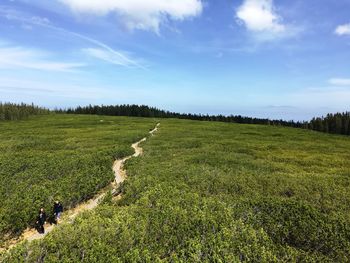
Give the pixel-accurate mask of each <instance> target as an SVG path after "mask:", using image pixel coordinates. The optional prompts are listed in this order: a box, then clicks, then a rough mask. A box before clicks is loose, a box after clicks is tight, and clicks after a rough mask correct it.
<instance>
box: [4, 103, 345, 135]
mask: <svg viewBox="0 0 350 263" xmlns="http://www.w3.org/2000/svg"><path fill="white" fill-rule="evenodd" d="M54 112H56V113H67V114H91V115H108V116H129V117H151V118H178V119H189V120H198V121H219V122H233V123H242V124H263V125H274V126H286V127H294V128H303V129H310V130H315V131H320V132H326V133H332V134H343V135H350V112H343V113H335V114H327V116H325V117H317V118H313V119H312V120H310V121H305V122H299V121H298V122H295V121H285V120H270V119H263V118H251V117H245V116H241V115H230V116H224V115H208V114H207V115H202V114H191V113H188V114H184V113H176V112H170V111H165V110H160V109H157V108H155V107H149V106H145V105H110V106H103V105H102V106H92V105H89V106H85V107H80V106H79V107H76V108H68V109H56V110H55V111H54ZM48 113H50V111H49V110H48V109H45V108H42V107H38V106H35V105H33V104H24V103H21V104H14V103H1V102H0V121H2V120H20V119H25V118H27V117H28V116H30V115H39V114H48Z"/></svg>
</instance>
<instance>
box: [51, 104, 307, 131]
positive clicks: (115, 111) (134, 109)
mask: <svg viewBox="0 0 350 263" xmlns="http://www.w3.org/2000/svg"><path fill="white" fill-rule="evenodd" d="M57 112H59V113H68V114H95V115H111V116H130V117H154V118H178V119H189V120H199V121H220V122H235V123H245V124H265V125H280V126H288V127H296V128H303V127H306V126H307V123H305V122H294V121H284V120H270V119H261V118H251V117H244V116H241V115H236V116H234V115H230V116H224V115H208V114H207V115H202V114H191V113H189V114H184V113H176V112H170V111H164V110H160V109H157V108H155V107H149V106H145V105H141V106H139V105H110V106H103V105H102V106H92V105H89V106H86V107H80V106H79V107H77V108H69V109H67V110H58V111H57Z"/></svg>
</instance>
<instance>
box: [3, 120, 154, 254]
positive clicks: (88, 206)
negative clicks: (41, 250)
mask: <svg viewBox="0 0 350 263" xmlns="http://www.w3.org/2000/svg"><path fill="white" fill-rule="evenodd" d="M159 126H160V123H157V125H156V126H155V127H154V129H153V130H151V131H150V132H149V134H150V136H153V135H154V133H155V132H157V131H158V129H159ZM146 140H147V137H144V138H143V139H141V140H139V141H137V142H135V143H133V144H132V145H131V147H132V148H133V149H134V154H132V155H129V156H126V157H124V158H122V159H117V160H115V161H114V163H113V167H112V169H113V172H114V176H115V177H114V181H113V182H112V183H111V184H110V186H112V195H113V196H115V198H118V199H120V198H121V193H120V192H118V186H119V185H120V184H121V183H122V182H124V181H125V180H126V178H127V176H126V171H125V170H124V164H125V162H126V161H127V160H129V159H131V158H134V157H138V156H140V155H142V153H143V149H142V147H141V146H140V144H141V143H143V142H145V141H146ZM110 186H109V187H107V188H109V189H110ZM109 191H110V190H106V189H104V190H103V191H102V192H101V193H100V194H98V195H96V196H95V197H94V198H92V199H90V200H88V201H86V202H84V203H81V204H79V205H77V206H76V207H74V208H72V209H70V210H67V211H65V212H64V216H63V218H62V220H61V222H60V223H59V224H58V225H54V224H51V225H50V224H46V225H45V226H44V227H45V233H44V234H40V233H38V232H37V230H36V229H33V228H28V229H26V230H25V231H24V232H23V234H22V235H21V236H20V237H19V238H17V239H13V240H10V241H9V242H8V244H7V246H6V247H4V248H0V252H3V251H6V250H9V249H11V248H13V247H14V246H16V245H17V244H19V243H21V242H24V241H28V242H32V241H34V240H38V239H42V238H44V237H45V236H46V235H47V234H49V233H50V232H51V231H52V230H54V229H55V228H59V227H60V226H61V225H62V224H65V223H68V224H70V223H73V222H74V219H75V218H76V217H77V216H78V215H79V214H80V213H82V212H84V211H88V210H92V209H94V208H96V207H97V206H98V205H99V203H100V202H101V201H102V200H103V198H104V197H105V195H106V194H107V193H108V192H109Z"/></svg>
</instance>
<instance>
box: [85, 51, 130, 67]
mask: <svg viewBox="0 0 350 263" xmlns="http://www.w3.org/2000/svg"><path fill="white" fill-rule="evenodd" d="M82 51H83V53H84V54H86V55H88V56H91V57H93V58H97V59H100V60H103V61H105V62H108V63H111V64H114V65H119V66H125V67H135V61H134V60H131V59H130V58H129V56H127V55H124V54H122V53H121V52H113V51H111V50H106V49H101V48H84V49H82Z"/></svg>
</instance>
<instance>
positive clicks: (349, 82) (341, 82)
mask: <svg viewBox="0 0 350 263" xmlns="http://www.w3.org/2000/svg"><path fill="white" fill-rule="evenodd" d="M328 82H329V84H331V85H334V86H350V79H344V78H333V79H330V80H329V81H328Z"/></svg>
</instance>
